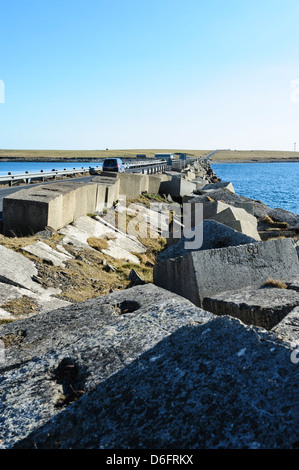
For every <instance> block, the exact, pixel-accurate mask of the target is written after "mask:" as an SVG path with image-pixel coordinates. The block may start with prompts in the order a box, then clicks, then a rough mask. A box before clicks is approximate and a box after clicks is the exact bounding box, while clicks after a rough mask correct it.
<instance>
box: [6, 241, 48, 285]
mask: <svg viewBox="0 0 299 470" xmlns="http://www.w3.org/2000/svg"><path fill="white" fill-rule="evenodd" d="M0 259H1V265H0V281H1V282H5V283H7V284H12V285H14V286H17V287H22V288H24V289H30V290H32V291H33V292H37V293H39V292H41V290H42V288H41V286H40V285H39V284H38V283H36V282H34V281H33V280H32V278H33V276H36V275H37V274H38V272H37V269H36V267H35V264H34V263H33V262H32V261H30V260H29V259H28V258H26V257H25V256H23V255H21V254H20V253H16V252H15V251H13V250H10V249H8V248H6V247H5V246H3V245H0Z"/></svg>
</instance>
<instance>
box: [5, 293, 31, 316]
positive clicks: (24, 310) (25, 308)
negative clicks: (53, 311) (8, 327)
mask: <svg viewBox="0 0 299 470" xmlns="http://www.w3.org/2000/svg"><path fill="white" fill-rule="evenodd" d="M1 308H3V309H4V310H6V311H7V312H9V313H11V314H12V315H15V316H20V315H29V314H33V313H36V312H37V311H38V309H39V306H38V303H37V302H35V300H33V299H32V298H31V297H28V296H26V295H24V296H23V297H20V298H19V299H13V300H9V301H8V302H6V303H5V304H3V305H1Z"/></svg>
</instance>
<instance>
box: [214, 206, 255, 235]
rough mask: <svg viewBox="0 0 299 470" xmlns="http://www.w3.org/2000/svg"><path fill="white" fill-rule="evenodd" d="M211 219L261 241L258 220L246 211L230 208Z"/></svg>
mask: <svg viewBox="0 0 299 470" xmlns="http://www.w3.org/2000/svg"><path fill="white" fill-rule="evenodd" d="M217 204H219V203H217ZM221 204H224V203H221ZM210 218H212V219H213V220H216V221H217V222H220V223H222V224H224V225H228V226H229V227H231V228H233V229H234V230H238V231H239V232H242V233H244V234H245V235H248V236H249V237H252V238H254V239H255V240H257V241H260V240H261V238H260V236H259V233H258V230H257V219H256V218H255V217H254V215H251V214H248V212H246V211H245V210H244V209H241V208H238V207H233V206H229V207H227V208H226V209H224V210H221V211H220V212H217V213H216V214H215V215H212V216H211V217H210Z"/></svg>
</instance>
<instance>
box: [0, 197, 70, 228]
mask: <svg viewBox="0 0 299 470" xmlns="http://www.w3.org/2000/svg"><path fill="white" fill-rule="evenodd" d="M61 203H62V200H60V201H59V200H55V196H54V195H53V194H51V193H48V192H46V191H42V190H40V191H36V190H35V189H33V188H32V189H31V190H26V189H24V190H20V191H18V192H16V193H14V194H11V195H9V196H6V197H5V198H4V199H3V230H4V233H5V234H7V235H9V234H15V235H17V236H18V235H22V234H24V235H27V234H32V233H35V232H38V231H39V230H43V229H44V228H45V227H46V226H47V225H50V223H49V212H50V210H51V207H52V208H53V209H54V212H56V213H58V214H60V205H61ZM52 222H53V219H52ZM51 226H53V227H54V228H55V221H54V225H53V223H52V224H51Z"/></svg>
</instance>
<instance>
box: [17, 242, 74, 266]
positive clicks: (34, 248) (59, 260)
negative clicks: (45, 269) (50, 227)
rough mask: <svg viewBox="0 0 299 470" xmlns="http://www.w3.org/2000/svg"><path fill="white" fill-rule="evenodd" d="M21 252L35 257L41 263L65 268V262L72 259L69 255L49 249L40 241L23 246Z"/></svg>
mask: <svg viewBox="0 0 299 470" xmlns="http://www.w3.org/2000/svg"><path fill="white" fill-rule="evenodd" d="M22 251H25V252H27V253H30V254H32V255H34V256H37V257H38V258H40V259H42V260H43V261H46V262H48V263H50V264H53V265H54V266H61V267H65V262H66V261H69V260H70V259H72V256H71V255H69V254H65V253H61V252H59V251H56V250H54V248H51V247H50V246H49V245H47V244H46V243H43V242H41V241H37V242H35V243H32V244H31V245H27V246H25V247H24V248H22Z"/></svg>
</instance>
